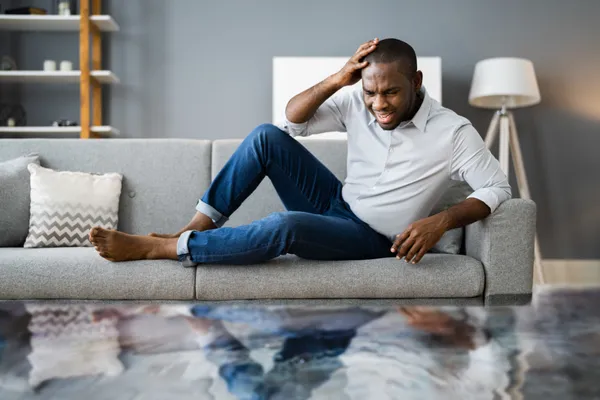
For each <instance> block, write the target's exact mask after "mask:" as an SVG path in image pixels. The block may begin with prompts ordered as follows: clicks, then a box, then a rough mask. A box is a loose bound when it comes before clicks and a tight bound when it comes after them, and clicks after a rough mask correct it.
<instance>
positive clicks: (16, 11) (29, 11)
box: [5, 7, 48, 15]
mask: <svg viewBox="0 0 600 400" xmlns="http://www.w3.org/2000/svg"><path fill="white" fill-rule="evenodd" d="M5 14H13V15H46V14H48V11H46V10H44V9H43V8H38V7H17V8H10V9H8V10H6V11H5Z"/></svg>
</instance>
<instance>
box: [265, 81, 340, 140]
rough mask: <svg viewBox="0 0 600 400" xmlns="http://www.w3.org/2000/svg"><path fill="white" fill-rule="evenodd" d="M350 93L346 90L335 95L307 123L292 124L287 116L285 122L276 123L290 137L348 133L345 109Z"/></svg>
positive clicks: (284, 118)
mask: <svg viewBox="0 0 600 400" xmlns="http://www.w3.org/2000/svg"><path fill="white" fill-rule="evenodd" d="M348 96H349V94H348V92H347V91H345V90H342V91H339V92H338V93H336V94H334V95H333V96H331V97H330V98H328V99H327V100H325V102H324V103H323V104H321V106H320V107H319V108H318V109H317V111H316V112H315V115H313V116H312V118H311V119H309V120H308V121H307V122H305V123H302V124H296V123H294V122H290V121H289V120H288V119H287V118H286V117H285V115H284V116H283V122H279V123H275V125H277V127H278V128H279V129H281V130H283V131H285V132H287V133H288V134H289V135H290V136H310V135H316V134H319V133H326V132H346V124H345V123H344V120H345V109H346V104H345V103H346V102H347V100H348V99H347V97H348Z"/></svg>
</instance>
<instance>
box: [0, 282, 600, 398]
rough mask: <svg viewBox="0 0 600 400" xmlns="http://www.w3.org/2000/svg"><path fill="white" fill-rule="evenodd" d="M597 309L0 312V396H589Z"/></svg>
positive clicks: (43, 307)
mask: <svg viewBox="0 0 600 400" xmlns="http://www.w3.org/2000/svg"><path fill="white" fill-rule="evenodd" d="M598 304H600V290H557V289H554V290H543V291H540V292H539V293H538V294H537V295H536V296H535V300H534V303H533V305H531V306H526V307H503V308H490V309H484V308H477V307H468V308H456V307H436V308H423V307H386V308H378V307H299V306H294V307H290V306H279V307H277V306H268V307H260V306H223V305H221V306H207V305H193V304H190V305H160V306H159V305H135V306H131V305H130V306H126V305H123V306H119V305H113V304H111V305H93V306H92V305H90V304H85V305H74V304H49V303H35V304H27V305H25V304H23V303H0V399H3V400H10V399H29V398H32V399H33V398H36V399H39V398H44V399H81V398H84V396H85V398H86V400H92V399H112V400H119V399H173V398H177V399H192V398H193V399H212V398H215V399H286V400H292V399H419V400H423V399H438V398H439V399H511V398H515V399H519V398H527V399H528V398H532V399H537V398H543V399H587V398H600V361H599V360H600V330H599V328H600V310H599V309H598Z"/></svg>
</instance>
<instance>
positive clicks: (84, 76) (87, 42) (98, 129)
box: [0, 0, 119, 139]
mask: <svg viewBox="0 0 600 400" xmlns="http://www.w3.org/2000/svg"><path fill="white" fill-rule="evenodd" d="M101 3H102V0H79V12H80V14H79V15H72V16H60V15H0V31H20V32H23V31H34V32H79V65H80V68H81V70H80V71H52V72H47V71H18V70H17V71H0V85H1V84H3V83H20V84H21V83H22V84H25V83H27V84H34V83H35V84H38V83H44V84H47V83H50V84H76V83H79V93H80V100H79V104H80V112H79V114H80V121H79V124H80V126H78V127H53V126H47V127H44V126H37V127H27V126H25V127H23V126H18V127H0V135H1V134H78V135H79V137H80V138H81V139H89V138H97V137H103V136H115V135H118V134H119V131H118V130H117V129H115V128H113V127H111V126H106V125H104V124H103V123H102V85H104V84H113V85H114V84H118V83H119V78H118V77H117V76H116V75H115V74H114V73H113V72H112V71H106V70H102V49H101V48H102V32H117V31H118V30H119V25H118V24H117V23H116V22H115V21H114V20H113V18H112V17H111V16H110V15H102V14H101ZM90 53H91V56H90Z"/></svg>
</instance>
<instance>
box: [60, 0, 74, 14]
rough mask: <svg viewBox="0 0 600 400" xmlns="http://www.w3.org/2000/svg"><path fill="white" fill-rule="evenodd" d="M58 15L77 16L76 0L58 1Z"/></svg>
mask: <svg viewBox="0 0 600 400" xmlns="http://www.w3.org/2000/svg"><path fill="white" fill-rule="evenodd" d="M57 1H58V4H57V14H58V15H62V16H69V15H74V14H77V7H76V3H77V2H76V0H57Z"/></svg>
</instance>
